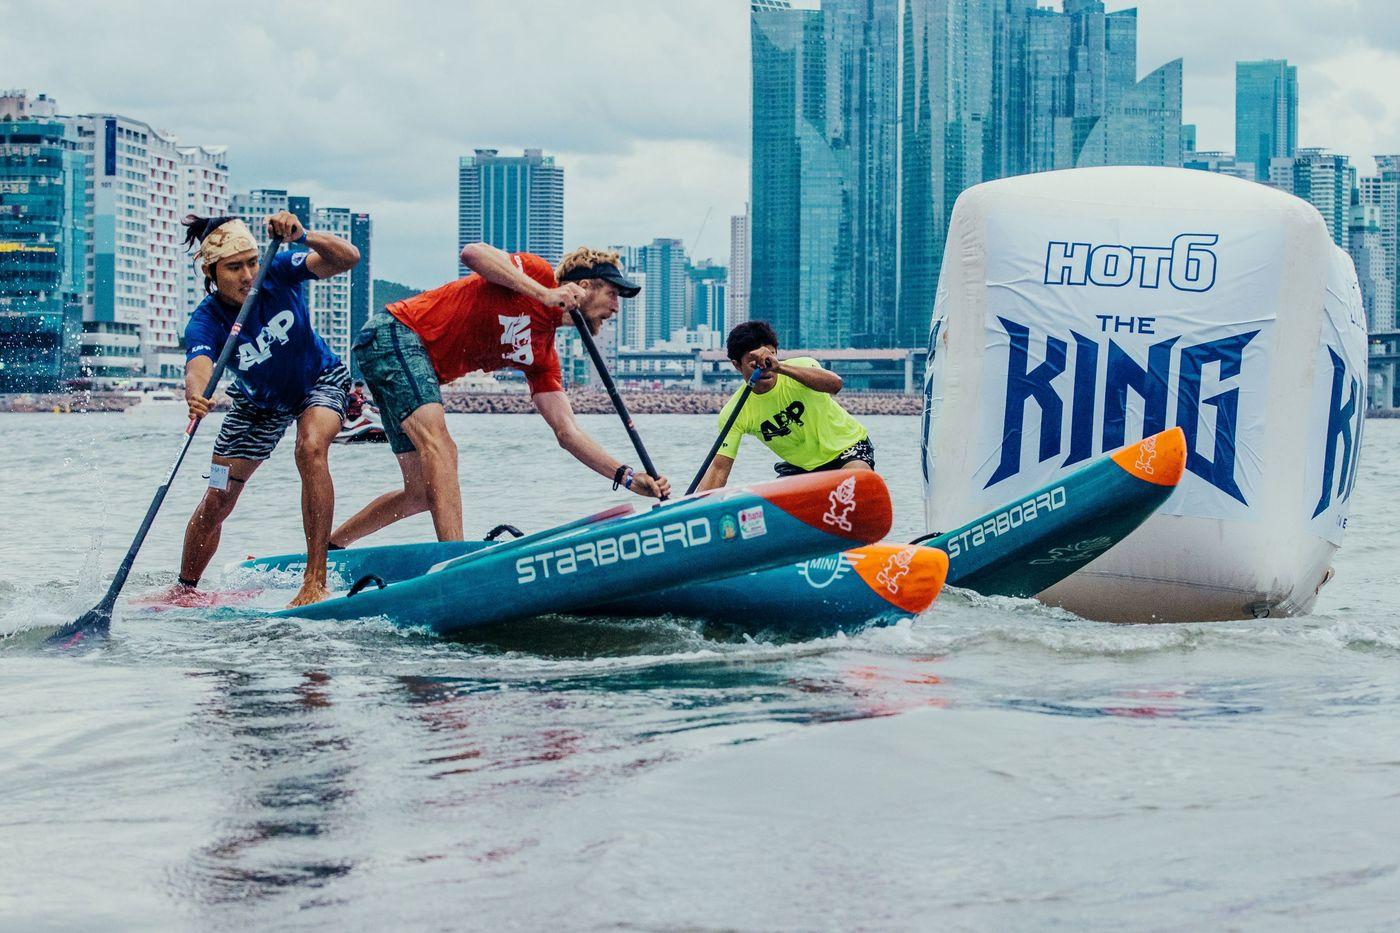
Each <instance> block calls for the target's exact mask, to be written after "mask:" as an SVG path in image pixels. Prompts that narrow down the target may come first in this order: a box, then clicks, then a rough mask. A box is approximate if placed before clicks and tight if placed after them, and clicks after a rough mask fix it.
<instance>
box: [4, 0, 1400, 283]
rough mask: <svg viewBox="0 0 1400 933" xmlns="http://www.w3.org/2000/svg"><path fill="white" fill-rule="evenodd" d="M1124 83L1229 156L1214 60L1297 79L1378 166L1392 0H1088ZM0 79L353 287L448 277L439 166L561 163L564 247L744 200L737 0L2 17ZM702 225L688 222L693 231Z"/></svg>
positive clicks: (1222, 91)
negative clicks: (265, 207) (251, 207)
mask: <svg viewBox="0 0 1400 933" xmlns="http://www.w3.org/2000/svg"><path fill="white" fill-rule="evenodd" d="M1130 6H1137V7H1138V10H1139V13H1138V70H1139V72H1140V73H1143V74H1145V73H1147V72H1148V71H1151V70H1152V69H1153V68H1155V67H1157V66H1158V65H1160V64H1162V63H1163V62H1166V61H1169V60H1170V59H1173V58H1177V57H1182V58H1184V59H1185V88H1184V92H1185V115H1184V118H1185V120H1186V122H1188V123H1190V122H1194V123H1196V124H1198V126H1199V136H1198V146H1199V148H1201V149H1225V150H1231V149H1233V148H1234V129H1233V127H1234V122H1233V121H1234V62H1235V61H1236V60H1240V59H1256V58H1287V59H1288V60H1289V61H1290V62H1292V63H1293V64H1296V65H1297V66H1298V71H1299V87H1300V94H1301V99H1302V103H1301V113H1300V115H1299V124H1300V131H1299V141H1300V143H1301V144H1302V145H1307V146H1325V147H1328V148H1330V149H1333V150H1335V151H1338V152H1342V153H1346V154H1348V155H1351V156H1352V157H1353V159H1354V160H1356V162H1357V163H1358V165H1359V166H1360V167H1361V169H1362V170H1363V171H1370V170H1371V169H1372V163H1371V160H1370V156H1371V155H1372V154H1374V153H1378V152H1400V2H1397V0H1306V2H1304V0H1228V2H1222V0H1139V2H1137V3H1135V4H1134V3H1128V2H1115V0H1110V2H1109V3H1108V7H1109V9H1110V10H1114V9H1122V8H1125V7H1130ZM0 22H3V23H5V24H6V27H5V29H4V30H3V31H2V32H0V85H4V86H8V87H15V88H28V90H29V91H30V93H31V94H37V93H39V92H45V93H48V94H49V95H51V96H53V97H55V98H57V100H58V102H59V105H60V107H61V109H62V111H63V112H65V113H81V112H93V111H109V112H116V113H122V114H126V115H129V116H132V117H136V118H138V119H143V120H146V121H147V122H149V123H151V124H153V125H155V126H157V127H159V128H163V129H167V130H170V131H172V132H174V133H175V134H176V135H178V136H179V137H180V139H181V141H182V142H187V143H223V144H226V145H228V147H229V162H230V166H231V168H232V174H233V179H232V180H233V184H234V186H235V189H236V190H237V189H243V190H246V189H248V188H254V187H273V188H282V187H285V188H288V189H291V190H293V191H296V192H301V193H306V194H309V195H311V196H312V198H313V199H314V200H315V201H316V202H317V203H319V204H324V205H327V206H338V207H348V208H352V209H356V210H367V211H370V212H371V213H372V214H373V215H374V222H375V239H374V270H373V271H374V274H375V276H376V277H377V278H389V279H395V280H398V281H401V282H406V283H408V284H411V285H415V286H419V287H428V286H431V285H435V284H438V283H440V282H443V281H446V280H448V279H450V278H452V277H453V276H455V274H456V210H457V202H456V169H457V158H458V156H460V155H464V154H470V152H471V151H472V150H473V149H475V148H497V149H501V150H503V151H505V152H511V151H518V150H520V149H522V148H524V147H526V146H530V147H539V148H543V149H544V150H546V151H547V152H550V153H553V154H554V155H555V156H556V157H557V158H558V160H559V161H560V162H561V163H562V164H563V165H564V167H565V173H566V174H565V190H566V196H565V202H566V203H565V215H566V217H565V221H566V230H565V242H566V246H572V245H574V244H576V243H579V242H588V243H594V244H599V245H601V244H604V243H619V242H626V243H642V242H646V241H649V240H650V239H652V238H653V237H658V236H670V237H679V238H680V239H682V240H684V241H685V243H686V245H687V247H689V248H691V249H692V251H693V253H694V254H695V255H697V256H699V257H701V258H705V257H712V258H714V259H717V260H719V261H721V262H727V261H728V253H729V217H730V215H732V214H735V213H738V212H740V211H742V209H743V206H744V201H745V199H746V198H747V191H748V165H747V158H748V108H749V103H748V86H749V85H748V82H749V36H748V3H747V0H606V2H602V3H580V2H577V0H574V2H570V3H565V2H561V0H491V2H486V0H465V2H463V0H458V2H454V3H427V2H405V3H400V4H396V3H384V2H375V3H370V2H367V0H335V2H333V3H298V2H285V3H280V4H246V3H239V4H218V5H215V4H210V3H205V2H200V0H106V2H100V3H99V2H76V0H74V2H68V0H65V2H59V3H53V2H19V0H0ZM707 213H708V214H709V218H708V220H706V215H707Z"/></svg>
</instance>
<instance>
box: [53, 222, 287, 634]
mask: <svg viewBox="0 0 1400 933" xmlns="http://www.w3.org/2000/svg"><path fill="white" fill-rule="evenodd" d="M281 245H282V238H281V237H278V236H273V237H272V238H271V239H269V240H268V243H267V248H266V249H264V250H263V254H262V263H261V265H259V266H258V275H257V277H256V278H255V279H253V287H252V288H251V289H249V291H248V297H247V298H244V299H243V307H241V308H239V309H238V317H236V318H234V321H233V327H232V329H231V330H229V334H228V339H227V340H225V341H224V348H223V350H222V351H221V352H220V353H219V361H218V362H217V363H215V364H214V372H213V373H211V374H210V376H209V384H208V385H206V386H205V387H204V397H205V398H213V397H214V389H216V388H217V387H218V385H219V379H220V378H221V377H222V376H223V374H224V369H225V368H227V366H228V361H229V358H230V357H232V356H233V346H234V344H235V343H236V342H237V340H238V332H239V331H241V330H242V329H243V322H244V321H245V320H247V318H248V312H250V311H252V310H253V303H254V302H255V301H257V298H258V292H260V291H262V283H263V277H264V276H265V275H267V267H268V266H270V265H271V264H272V257H273V256H275V255H276V254H277V248H278V247H279V246H281ZM202 420H203V419H202V418H191V419H190V423H189V424H187V425H186V426H185V441H184V443H183V444H181V445H180V453H179V456H177V457H176V458H175V462H174V463H172V464H171V465H170V472H169V473H167V474H165V480H164V481H163V482H162V483H161V484H160V486H159V487H157V488H156V495H155V498H154V499H152V500H151V507H150V508H148V509H147V510H146V517H145V519H144V520H143V521H142V522H141V528H140V530H138V531H137V532H136V540H134V541H132V542H131V547H129V548H127V551H126V557H125V558H123V559H122V563H121V566H120V567H118V568H117V574H116V576H114V577H112V585H111V586H109V587H107V595H106V596H103V597H102V601H101V602H100V603H98V604H97V605H96V606H93V607H92V608H91V609H89V610H88V611H87V612H85V613H83V614H82V615H81V616H79V617H78V618H77V619H75V620H74V621H72V622H69V623H68V624H67V625H65V626H63V628H61V629H59V630H58V631H57V632H55V633H54V634H53V635H50V636H49V638H48V641H49V643H50V644H54V643H61V644H71V643H72V642H74V641H77V640H79V639H81V638H82V637H83V636H84V635H86V634H87V633H88V632H90V631H93V630H95V629H96V630H101V631H103V632H105V631H106V630H107V627H108V626H109V625H111V624H112V609H113V608H114V607H115V606H116V604H117V596H118V595H119V594H120V593H121V591H122V587H123V586H124V585H125V584H126V578H127V576H128V575H129V574H130V573H131V565H132V564H134V563H135V562H136V553H137V552H138V551H140V550H141V545H142V544H143V543H144V542H145V540H146V533H147V532H149V531H150V530H151V523H152V522H154V521H155V520H156V513H157V512H159V511H160V506H161V503H162V502H164V501H165V494H166V493H167V492H169V491H170V484H171V482H173V481H174V479H175V474H176V472H177V471H179V469H180V463H181V462H182V461H183V460H184V459H185V454H186V453H187V452H188V451H189V449H190V442H191V441H193V440H194V432H195V431H198V430H199V423H200V422H201V421H202Z"/></svg>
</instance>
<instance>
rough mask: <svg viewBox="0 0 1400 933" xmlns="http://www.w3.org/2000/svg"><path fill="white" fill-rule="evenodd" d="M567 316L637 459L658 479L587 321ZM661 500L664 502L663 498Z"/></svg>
mask: <svg viewBox="0 0 1400 933" xmlns="http://www.w3.org/2000/svg"><path fill="white" fill-rule="evenodd" d="M569 315H570V316H571V317H572V318H573V319H574V326H575V327H576V328H578V335H579V337H580V338H581V339H582V340H583V348H584V349H585V350H587V351H588V356H589V358H590V359H592V360H593V368H594V369H596V370H597V371H598V378H599V379H601V380H603V388H605V389H607V390H608V398H610V399H612V403H613V408H614V409H615V410H616V411H617V416H618V417H619V418H621V419H622V426H623V427H624V428H626V429H627V436H628V437H630V438H632V447H633V448H634V449H635V450H636V451H637V457H638V458H640V459H641V461H642V467H643V468H644V469H645V470H646V471H647V475H648V476H650V477H651V478H652V479H660V478H661V474H660V473H658V472H656V465H655V464H654V463H652V462H651V455H650V454H648V453H647V448H646V445H645V444H643V443H642V438H641V435H639V434H638V433H637V427H636V425H634V424H633V423H632V415H631V414H630V413H629V412H628V411H627V405H626V404H625V403H624V402H623V401H622V396H621V395H619V394H618V391H617V386H616V385H614V384H613V380H612V375H611V374H610V373H609V372H608V366H607V364H606V363H604V362H603V355H602V354H601V353H599V352H598V345H597V344H596V343H594V342H593V335H592V334H591V333H589V332H588V321H587V320H586V319H585V318H584V316H583V312H582V311H580V310H579V309H578V308H570V309H569ZM662 499H663V500H664V499H665V496H663V497H662Z"/></svg>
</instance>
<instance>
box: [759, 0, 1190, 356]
mask: <svg viewBox="0 0 1400 933" xmlns="http://www.w3.org/2000/svg"><path fill="white" fill-rule="evenodd" d="M751 36H752V44H753V149H752V163H751V164H752V178H751V181H752V187H751V197H752V221H751V250H752V252H751V261H750V266H751V281H750V302H751V307H750V311H749V314H750V316H751V317H755V318H768V319H770V320H772V321H773V323H774V324H775V326H777V327H778V328H779V330H780V332H781V333H782V335H783V339H784V340H785V341H786V342H787V343H789V344H792V343H793V342H794V340H797V341H800V342H801V343H802V344H803V345H806V346H812V347H823V346H885V347H888V346H906V347H909V346H919V345H921V344H922V343H923V340H924V338H925V335H926V332H927V329H928V321H929V315H930V314H931V312H932V309H933V303H934V299H935V294H936V290H937V283H938V274H939V269H940V266H941V264H942V260H943V250H944V239H945V235H946V227H947V223H948V219H949V217H950V215H951V213H952V210H953V205H954V203H955V202H956V200H957V198H958V196H959V195H960V194H961V193H962V192H963V191H964V190H966V189H967V188H969V187H972V186H973V185H976V184H979V183H981V182H984V181H989V180H991V179H995V178H1002V177H1005V176H1007V175H1014V174H1019V173H1022V172H1027V171H1046V170H1051V169H1061V168H1073V167H1077V166H1092V165H1111V164H1119V165H1124V164H1126V165H1142V164H1145V165H1173V166H1175V165H1180V164H1181V157H1182V133H1181V62H1180V61H1175V62H1169V63H1168V64H1166V65H1163V66H1162V67H1161V68H1159V69H1157V70H1156V71H1154V72H1153V73H1152V74H1150V75H1148V76H1147V77H1146V78H1144V79H1143V80H1142V81H1141V82H1139V81H1137V48H1136V46H1137V11H1136V10H1132V9H1128V10H1120V11H1116V12H1113V13H1108V12H1106V11H1105V9H1104V4H1103V2H1102V0H1064V12H1058V11H1054V10H1050V9H1036V8H1035V6H1034V0H823V2H822V3H821V5H820V9H809V8H796V7H793V6H791V5H790V4H788V3H787V2H784V0H762V2H759V0H754V2H753V3H752V5H751ZM896 52H897V54H896Z"/></svg>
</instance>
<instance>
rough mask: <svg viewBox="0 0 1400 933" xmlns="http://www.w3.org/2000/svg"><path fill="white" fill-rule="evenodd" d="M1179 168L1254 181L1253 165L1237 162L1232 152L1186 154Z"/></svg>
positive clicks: (1251, 163)
mask: <svg viewBox="0 0 1400 933" xmlns="http://www.w3.org/2000/svg"><path fill="white" fill-rule="evenodd" d="M1181 167H1182V168H1190V169H1196V170H1198V171H1202V172H1217V173H1219V174H1221V175H1229V176H1231V177H1233V178H1242V179H1244V180H1245V181H1254V180H1255V178H1254V163H1253V162H1238V161H1236V159H1235V154H1234V153H1233V152H1187V153H1186V154H1184V155H1183V156H1182V157H1181Z"/></svg>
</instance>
